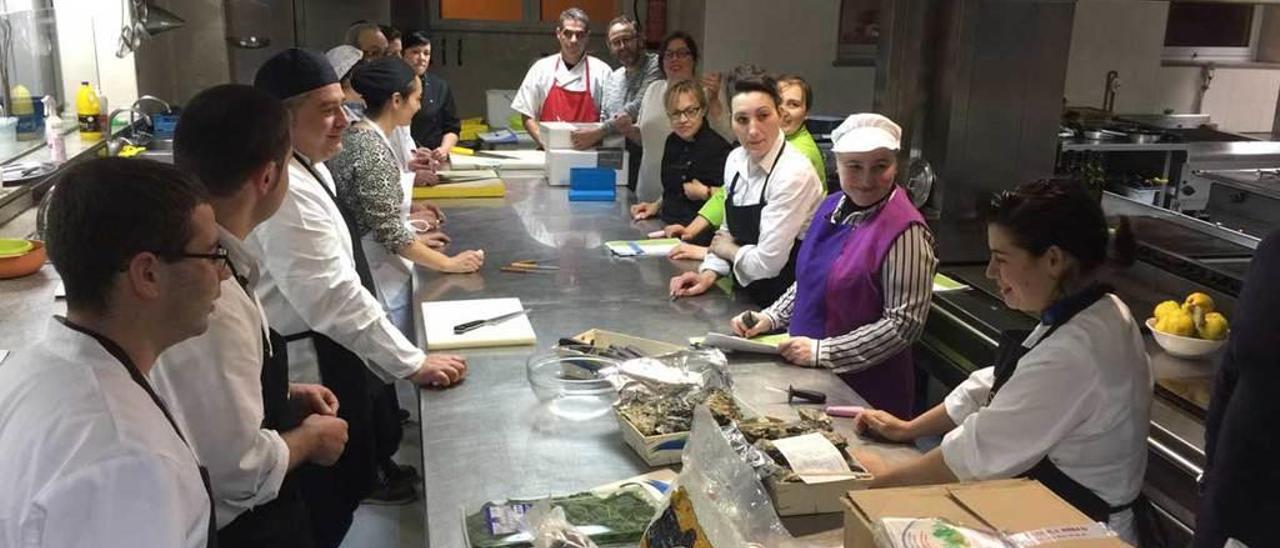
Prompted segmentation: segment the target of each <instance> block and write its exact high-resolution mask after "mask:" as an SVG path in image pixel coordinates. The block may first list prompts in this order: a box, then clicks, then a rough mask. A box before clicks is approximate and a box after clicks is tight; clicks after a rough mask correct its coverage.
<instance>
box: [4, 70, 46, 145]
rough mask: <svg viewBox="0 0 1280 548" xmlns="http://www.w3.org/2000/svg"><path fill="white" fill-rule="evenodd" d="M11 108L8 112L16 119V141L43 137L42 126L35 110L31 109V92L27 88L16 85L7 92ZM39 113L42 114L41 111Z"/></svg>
mask: <svg viewBox="0 0 1280 548" xmlns="http://www.w3.org/2000/svg"><path fill="white" fill-rule="evenodd" d="M9 97H10V101H12V102H13V108H10V109H9V112H10V113H11V114H13V115H14V116H17V117H18V140H19V141H34V140H36V139H39V138H40V137H41V136H43V135H44V124H43V123H42V121H43V120H42V119H41V117H40V116H38V115H37V114H39V113H37V112H36V110H35V109H33V108H32V103H31V92H30V91H29V90H27V86H24V85H22V84H18V85H16V86H13V90H12V91H10V92H9ZM39 112H41V113H42V112H44V111H43V110H41V111H39Z"/></svg>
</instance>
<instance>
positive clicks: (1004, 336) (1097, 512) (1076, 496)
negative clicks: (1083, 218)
mask: <svg viewBox="0 0 1280 548" xmlns="http://www.w3.org/2000/svg"><path fill="white" fill-rule="evenodd" d="M1110 291H1111V288H1110V287H1107V286H1105V285H1094V286H1091V287H1089V288H1087V289H1085V290H1084V291H1081V292H1079V293H1076V294H1074V295H1071V296H1069V297H1066V298H1064V299H1062V300H1061V301H1059V302H1058V303H1056V304H1055V305H1054V306H1053V307H1052V308H1051V309H1050V311H1049V312H1048V313H1046V314H1045V322H1046V323H1047V324H1048V325H1049V330H1048V331H1046V332H1045V334H1044V336H1042V337H1040V340H1039V341H1037V344H1039V343H1040V342H1043V341H1044V340H1045V339H1047V338H1049V337H1050V336H1051V335H1053V333H1054V332H1055V331H1057V330H1058V328H1059V327H1061V326H1062V324H1065V323H1067V322H1068V321H1070V320H1071V318H1073V317H1075V315H1076V314H1077V313H1079V312H1080V311H1081V310H1084V309H1086V308H1088V307H1089V306H1090V305H1092V304H1093V303H1095V302H1097V301H1098V300H1099V299H1101V298H1103V297H1104V296H1105V295H1106V294H1107V293H1109V292H1110ZM1030 334H1031V332H1030V331H1026V330H1009V331H1004V332H1002V333H1000V348H999V349H998V350H997V351H996V364H995V381H994V383H993V384H992V385H991V393H990V394H989V395H988V397H987V405H990V404H991V401H992V400H994V399H995V397H996V393H997V392H999V391H1000V389H1001V388H1003V387H1004V385H1005V383H1007V382H1009V379H1010V378H1012V377H1013V374H1014V372H1015V371H1017V368H1018V360H1021V359H1022V357H1023V356H1025V355H1026V354H1027V353H1028V352H1030V351H1031V348H1027V347H1024V346H1023V345H1022V342H1023V341H1024V340H1026V338H1027V337H1028V336H1029V335H1030ZM1018 477H1023V478H1030V479H1034V480H1037V481H1039V482H1040V483H1043V484H1044V486H1045V487H1048V488H1049V490H1050V491H1053V492H1054V493H1056V494H1057V495H1058V496H1059V497H1062V499H1063V500H1065V501H1067V502H1069V503H1071V505H1072V506H1075V507H1076V508H1077V509H1079V510H1080V511H1081V512H1084V514H1085V515H1087V516H1089V519H1092V520H1094V521H1100V522H1102V523H1106V522H1107V521H1108V520H1109V519H1110V517H1111V515H1112V514H1118V513H1120V512H1123V511H1124V510H1126V509H1129V508H1131V507H1133V506H1134V502H1132V501H1131V502H1128V503H1126V504H1122V505H1120V506H1111V505H1110V504H1108V503H1107V501H1105V500H1103V499H1102V497H1099V496H1098V495H1097V493H1094V492H1093V490H1091V489H1089V488H1088V487H1085V486H1083V485H1081V484H1080V483H1079V482H1077V481H1076V480H1074V479H1071V477H1070V476H1068V475H1066V474H1065V473H1064V472H1063V471H1062V470H1061V469H1059V468H1058V466H1057V465H1055V464H1054V463H1053V461H1051V460H1049V456H1048V455H1045V456H1044V458H1041V459H1040V462H1038V463H1036V465H1035V466H1033V467H1031V469H1030V470H1028V471H1026V472H1024V473H1022V474H1020V475H1019V476H1018Z"/></svg>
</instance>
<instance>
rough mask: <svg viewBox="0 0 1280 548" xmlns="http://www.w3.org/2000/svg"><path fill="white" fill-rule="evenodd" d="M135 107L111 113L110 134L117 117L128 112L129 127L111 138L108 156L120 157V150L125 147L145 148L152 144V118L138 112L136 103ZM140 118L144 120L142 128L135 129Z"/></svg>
mask: <svg viewBox="0 0 1280 548" xmlns="http://www.w3.org/2000/svg"><path fill="white" fill-rule="evenodd" d="M134 105H135V106H134V107H130V108H118V109H115V110H113V111H111V115H109V116H107V132H108V134H110V132H111V124H112V123H113V122H114V121H115V119H116V116H119V115H121V114H124V113H126V112H127V113H129V126H128V127H127V128H125V129H124V130H121V131H120V132H118V133H116V134H115V135H114V136H112V137H111V140H110V141H108V142H107V156H119V155H120V150H121V149H123V148H124V146H125V145H133V146H140V147H144V146H147V145H148V144H150V143H151V132H150V130H151V116H149V115H148V114H147V113H145V112H142V111H141V110H138V109H137V108H136V105H137V103H134ZM138 118H141V119H142V123H143V127H142V128H138V127H134V126H135V124H137V120H138Z"/></svg>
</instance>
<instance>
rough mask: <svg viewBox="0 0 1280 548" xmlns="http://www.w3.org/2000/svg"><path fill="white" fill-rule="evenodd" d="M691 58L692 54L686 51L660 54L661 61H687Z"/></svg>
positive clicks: (669, 51) (676, 50) (680, 50)
mask: <svg viewBox="0 0 1280 548" xmlns="http://www.w3.org/2000/svg"><path fill="white" fill-rule="evenodd" d="M690 57H693V52H692V51H689V50H687V49H672V50H667V51H664V52H662V58H663V59H688V58H690Z"/></svg>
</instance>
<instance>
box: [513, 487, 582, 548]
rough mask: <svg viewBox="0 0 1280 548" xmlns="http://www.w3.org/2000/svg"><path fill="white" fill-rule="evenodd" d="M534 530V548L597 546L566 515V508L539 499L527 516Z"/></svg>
mask: <svg viewBox="0 0 1280 548" xmlns="http://www.w3.org/2000/svg"><path fill="white" fill-rule="evenodd" d="M526 519H527V520H528V522H529V528H530V529H531V530H532V531H533V548H597V547H596V543H595V542H592V540H591V537H588V536H587V535H585V534H583V533H582V532H580V531H578V528H577V527H574V526H573V524H571V523H569V520H568V519H565V517H564V508H561V507H559V506H555V507H552V506H551V502H550V501H548V500H545V499H544V500H541V501H538V503H537V504H534V505H533V508H530V509H529V513H528V515H527V516H526Z"/></svg>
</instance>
